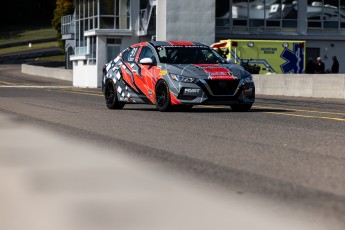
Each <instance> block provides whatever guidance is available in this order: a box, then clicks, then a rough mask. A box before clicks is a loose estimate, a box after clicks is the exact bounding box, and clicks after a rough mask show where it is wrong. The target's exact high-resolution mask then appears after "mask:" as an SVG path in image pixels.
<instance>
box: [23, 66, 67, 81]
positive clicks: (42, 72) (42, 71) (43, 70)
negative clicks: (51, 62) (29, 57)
mask: <svg viewBox="0 0 345 230" xmlns="http://www.w3.org/2000/svg"><path fill="white" fill-rule="evenodd" d="M22 73H25V74H30V75H34V76H40V77H49V78H56V79H60V80H66V81H72V80H73V71H72V70H69V69H61V68H49V67H42V66H34V65H26V64H22Z"/></svg>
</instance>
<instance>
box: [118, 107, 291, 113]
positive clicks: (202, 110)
mask: <svg viewBox="0 0 345 230" xmlns="http://www.w3.org/2000/svg"><path fill="white" fill-rule="evenodd" d="M124 110H136V111H157V112H159V111H158V110H157V109H156V108H155V107H152V108H147V107H146V108H140V107H136V108H129V107H126V106H125V107H124ZM229 112H231V113H267V112H273V113H291V112H294V111H293V110H289V109H271V108H255V107H254V108H252V109H250V110H249V111H247V112H236V111H232V110H231V108H230V107H229V108H225V107H219V108H211V107H210V108H206V107H193V108H191V109H188V110H178V109H177V110H172V111H168V113H229Z"/></svg>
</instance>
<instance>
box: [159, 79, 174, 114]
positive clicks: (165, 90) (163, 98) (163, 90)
mask: <svg viewBox="0 0 345 230" xmlns="http://www.w3.org/2000/svg"><path fill="white" fill-rule="evenodd" d="M156 107H157V109H158V110H159V111H161V112H166V111H169V110H171V107H172V105H171V101H170V90H169V87H168V85H167V83H166V82H165V81H164V80H161V81H159V82H158V83H157V85H156Z"/></svg>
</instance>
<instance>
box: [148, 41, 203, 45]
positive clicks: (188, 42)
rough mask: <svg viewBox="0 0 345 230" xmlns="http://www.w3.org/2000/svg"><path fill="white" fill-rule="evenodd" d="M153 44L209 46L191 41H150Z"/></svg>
mask: <svg viewBox="0 0 345 230" xmlns="http://www.w3.org/2000/svg"><path fill="white" fill-rule="evenodd" d="M148 43H149V44H151V45H152V46H207V45H205V44H204V43H201V42H190V41H150V42H148Z"/></svg>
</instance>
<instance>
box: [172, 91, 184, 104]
mask: <svg viewBox="0 0 345 230" xmlns="http://www.w3.org/2000/svg"><path fill="white" fill-rule="evenodd" d="M170 101H171V104H172V105H181V104H182V103H181V102H180V101H179V100H178V99H177V98H176V97H175V95H174V94H173V93H172V92H170Z"/></svg>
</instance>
